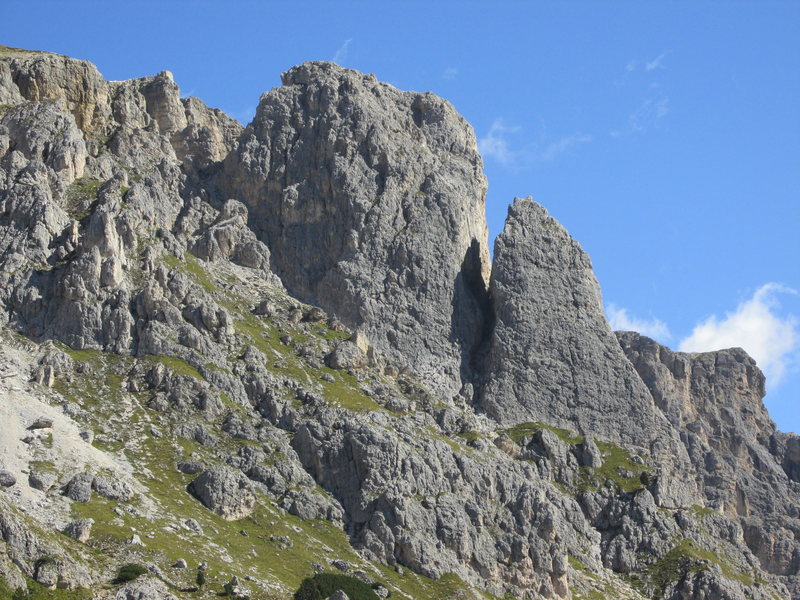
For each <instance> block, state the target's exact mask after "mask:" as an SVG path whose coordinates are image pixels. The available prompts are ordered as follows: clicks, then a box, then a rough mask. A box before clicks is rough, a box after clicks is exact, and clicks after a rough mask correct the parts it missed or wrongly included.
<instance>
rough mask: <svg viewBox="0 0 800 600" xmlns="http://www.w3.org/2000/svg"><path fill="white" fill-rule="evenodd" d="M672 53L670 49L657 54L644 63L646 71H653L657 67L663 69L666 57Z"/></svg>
mask: <svg viewBox="0 0 800 600" xmlns="http://www.w3.org/2000/svg"><path fill="white" fill-rule="evenodd" d="M669 53H670V50H667V51H666V52H662V53H661V54H659V55H658V56H656V57H655V58H654V59H653V60H651V61H648V62H646V63H645V64H644V70H645V71H653V70H655V69H663V68H664V59H665V58H666V57H667V55H668V54H669Z"/></svg>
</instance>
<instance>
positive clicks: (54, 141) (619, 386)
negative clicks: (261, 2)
mask: <svg viewBox="0 0 800 600" xmlns="http://www.w3.org/2000/svg"><path fill="white" fill-rule="evenodd" d="M0 103H2V106H0V266H1V267H2V268H1V269H0V322H2V324H3V327H0V376H2V377H0V396H2V397H4V398H5V397H6V396H7V397H9V398H11V401H10V402H6V403H0V413H2V417H3V421H4V423H8V426H7V427H3V428H0V450H2V457H3V465H2V468H3V469H4V470H5V471H8V473H9V474H10V475H11V476H12V477H14V481H15V483H14V485H13V486H11V487H8V488H5V489H4V491H2V492H0V505H2V506H0V508H1V509H2V510H0V535H1V536H2V542H0V576H2V577H3V578H4V579H5V580H6V581H7V582H11V584H12V586H13V587H18V586H19V585H22V584H24V582H25V579H24V577H32V578H34V579H36V580H37V581H38V582H39V583H41V584H42V585H46V586H48V587H50V586H61V587H76V586H90V585H92V583H93V582H94V581H95V580H97V579H102V580H104V581H105V580H107V579H108V577H107V576H108V574H109V573H111V572H112V571H114V570H116V569H118V568H119V566H120V565H121V564H124V563H127V562H132V563H135V564H140V563H141V564H145V565H146V568H147V569H148V570H149V571H150V572H152V573H154V574H156V575H157V576H158V577H159V578H161V577H163V578H164V579H165V580H166V581H169V582H170V584H171V585H175V586H176V589H183V588H186V587H188V586H190V585H194V583H196V581H195V579H194V577H195V575H196V573H195V572H194V571H193V569H187V568H172V565H182V566H184V567H185V566H188V564H195V563H199V562H200V561H201V560H206V555H207V558H208V560H209V563H211V562H212V561H213V563H214V564H215V565H216V566H215V567H214V569H213V570H214V571H216V570H217V569H218V568H219V565H223V564H224V565H225V566H224V567H223V568H224V569H226V572H225V574H224V576H225V579H217V582H218V583H222V582H223V581H226V580H228V579H229V578H231V577H233V579H231V582H232V583H233V582H234V581H235V582H236V584H237V586H239V585H240V586H241V587H242V590H243V593H246V592H253V591H255V592H256V593H255V594H254V595H253V597H254V598H259V597H263V595H264V594H263V593H262V594H261V595H260V596H259V593H261V592H262V591H263V592H265V593H266V594H267V595H268V596H274V595H276V594H277V595H285V596H287V597H288V596H290V595H291V594H292V592H293V589H289V588H288V587H287V584H286V581H289V582H290V584H291V585H295V584H296V581H297V578H298V577H304V576H306V575H307V574H308V573H310V572H318V571H320V570H322V569H323V567H322V565H321V562H322V561H321V559H320V560H319V561H318V560H317V557H320V556H326V557H327V561H328V563H329V564H331V565H332V566H333V567H334V568H336V569H341V570H342V571H346V572H347V573H348V574H352V575H353V576H355V577H358V578H359V579H361V580H362V581H365V582H367V581H368V582H369V583H370V585H372V584H373V583H375V584H376V586H377V587H375V589H376V592H377V591H380V595H381V597H385V596H386V595H387V594H388V592H389V589H390V588H391V590H392V594H396V593H397V595H403V594H406V595H407V593H409V592H407V591H406V590H404V586H405V585H406V584H407V582H408V581H409V580H408V578H406V577H404V576H403V573H404V569H406V568H410V569H412V570H413V571H415V572H416V573H421V574H424V575H428V576H430V577H431V579H427V578H416V577H415V578H414V585H415V586H421V588H420V589H424V590H426V591H424V592H415V594H416V595H417V596H419V597H422V596H425V594H426V593H427V591H428V590H435V591H431V592H430V593H427V596H428V597H437V596H444V595H447V596H448V597H450V596H457V595H459V594H462V593H465V594H466V593H467V592H469V588H470V587H472V588H480V589H482V590H488V591H490V592H492V593H494V594H497V595H500V596H503V595H506V594H512V595H515V596H521V597H525V596H529V597H542V598H551V599H556V598H557V599H562V600H563V599H566V598H569V597H570V595H572V596H573V597H587V596H588V597H593V596H596V595H597V594H602V595H604V596H606V597H619V598H626V599H628V598H630V599H636V600H641V598H643V597H644V596H643V595H646V596H649V597H665V596H666V597H670V598H675V599H677V598H681V599H682V600H687V599H689V600H699V599H700V598H710V597H714V598H728V597H730V598H738V597H741V596H742V594H743V595H744V597H748V598H755V599H758V600H761V599H762V598H764V599H767V598H770V595H771V594H777V595H778V596H779V597H786V596H788V594H789V592H788V591H787V589H786V588H785V587H783V586H784V583H786V584H788V585H790V587H791V590H792V592H796V583H795V581H796V578H797V573H798V570H799V569H800V565H799V564H798V559H797V553H798V542H797V536H796V531H797V527H796V519H797V512H796V506H797V502H796V500H797V485H798V484H797V481H798V479H799V478H800V443H798V441H797V440H798V438H797V437H796V436H791V435H786V434H781V433H779V432H776V431H775V430H774V427H773V426H772V424H771V422H770V421H769V419H768V417H767V416H766V413H765V412H764V411H763V407H761V405H760V403H759V400H758V397H759V396H758V394H759V393H760V391H761V386H762V384H763V381H762V380H761V379H760V377H761V376H760V374H759V373H758V371H757V369H755V367H754V366H753V365H752V364H751V363H750V362H748V361H749V359H747V358H746V357H744V356H743V355H739V354H737V353H735V352H730V353H722V354H719V355H714V357H715V358H714V359H713V360H711V359H707V357H701V356H688V358H687V356H684V355H677V354H674V353H673V354H672V355H670V354H669V351H667V350H666V349H663V348H660V347H655V348H651V346H649V345H648V342H646V341H645V340H644V339H643V338H636V339H634V338H628V337H625V336H626V335H628V334H625V335H623V336H621V337H620V342H621V343H622V348H620V344H619V343H618V341H617V339H615V338H614V336H613V334H612V333H611V332H610V330H609V328H608V325H607V324H606V322H605V320H604V317H603V313H602V308H601V301H600V293H599V288H598V286H597V282H596V281H595V280H594V277H593V275H592V272H591V264H590V262H589V260H588V258H587V256H586V255H585V253H584V252H583V251H582V250H581V248H580V247H579V246H578V244H577V243H576V242H575V241H574V240H572V239H571V238H570V237H569V235H568V234H567V233H566V231H564V229H563V228H562V227H561V226H559V225H558V224H557V223H556V222H555V221H553V220H552V219H550V218H549V217H548V216H547V214H546V212H545V211H544V209H542V208H541V207H539V206H538V205H536V204H534V203H532V202H530V201H527V200H518V201H516V202H515V203H514V205H513V206H512V207H511V209H510V212H509V219H508V222H507V225H506V230H505V232H504V233H503V234H502V235H501V236H500V238H498V241H497V245H496V252H495V264H494V267H493V269H494V270H493V273H492V279H491V286H490V293H489V292H487V287H486V286H487V280H488V276H489V263H488V258H487V244H486V224H485V220H484V216H483V197H484V193H485V180H484V178H483V175H482V173H481V161H480V157H479V156H478V154H477V151H476V148H475V139H474V135H473V133H472V130H471V129H470V128H469V126H468V125H467V124H466V123H465V122H464V121H463V119H462V118H461V117H460V116H458V115H457V114H456V113H455V111H454V110H453V108H452V107H451V106H450V105H449V104H447V103H446V102H445V101H443V100H441V99H439V98H436V97H435V96H433V95H431V94H417V93H408V92H401V91H399V90H396V89H395V88H393V87H391V86H388V85H386V84H382V83H380V82H378V81H377V80H376V79H375V78H374V77H373V76H367V75H362V74H360V73H356V72H354V71H349V70H346V69H342V68H340V67H337V66H335V65H332V64H327V63H306V64H304V65H300V66H299V67H296V68H294V69H292V70H290V71H289V72H288V73H286V74H285V75H284V79H283V86H282V87H280V88H278V89H275V90H272V91H270V92H268V93H266V94H265V95H264V96H263V97H262V100H261V102H260V105H259V108H258V112H257V115H256V118H255V120H254V121H253V123H251V124H250V125H249V126H248V127H247V128H244V129H243V128H242V127H241V126H240V125H239V124H238V123H236V122H235V121H233V120H231V119H229V118H228V117H226V116H225V115H224V114H222V113H221V112H220V111H217V110H214V109H210V108H208V107H206V106H205V105H203V104H202V102H200V101H199V100H197V99H192V98H189V99H185V98H184V99H182V98H180V92H179V89H178V87H177V85H176V83H175V82H174V81H173V79H172V76H171V75H170V74H169V73H167V72H162V73H159V74H158V75H156V76H154V77H146V78H139V79H134V80H129V81H120V82H106V81H104V80H103V79H102V77H101V76H100V75H99V73H97V71H96V69H94V67H92V66H91V65H88V63H83V62H81V61H73V60H72V59H68V58H65V57H58V56H55V55H48V54H41V53H39V54H37V53H31V52H25V51H15V50H12V49H6V48H0ZM287 292H288V293H287ZM301 301H307V302H312V303H315V304H318V305H321V306H307V305H303V304H301ZM323 309H324V310H323ZM19 334H22V335H19ZM626 354H627V357H626ZM678 365H683V366H678ZM665 415H666V416H665ZM40 417H43V418H44V419H47V420H49V421H44V420H42V421H40V423H39V426H37V428H34V429H31V428H30V427H31V424H33V423H34V422H36V421H37V419H39V418H40ZM48 422H49V425H51V426H46V425H47V423H48ZM690 459H691V460H690ZM176 466H177V469H176V468H175V467H176ZM25 475H27V476H25ZM190 475H197V477H196V478H195V479H194V480H193V481H191V483H190V479H191V477H190ZM187 484H188V485H187ZM57 490H61V493H58V492H57ZM186 492H188V493H190V494H192V495H193V496H194V497H195V498H197V499H198V500H199V502H195V501H194V500H192V498H191V497H189V496H188V495H187V493H186ZM4 503H5V504H4ZM12 504H13V505H15V506H16V507H18V509H19V510H16V508H14V509H13V510H12V508H11V507H12ZM6 506H8V507H9V508H8V510H6ZM96 510H99V511H101V512H95V511H96ZM107 510H113V515H110V518H108V519H105V518H104V519H103V522H102V523H100V522H99V521H98V523H97V524H96V525H95V533H94V535H92V532H91V530H90V520H87V519H78V516H79V515H97V514H105V513H104V512H102V511H107ZM76 513H77V514H76ZM286 513H288V514H289V515H291V517H287V515H286ZM76 519H77V520H76ZM221 519H226V520H235V519H241V523H238V524H236V525H232V524H230V523H223V522H222V521H221ZM323 520H324V521H327V523H323V522H321V521H323ZM342 528H343V529H344V531H342ZM62 532H66V533H67V535H69V536H70V537H72V538H75V539H77V540H78V541H80V542H83V543H76V542H75V539H67V538H66V537H64V536H63V535H62ZM163 548H171V549H172V548H176V549H180V554H178V553H177V551H176V553H175V555H173V556H168V554H169V552H166V553H165V552H163ZM98 550H102V552H98ZM354 550H356V551H357V552H354ZM179 557H181V558H182V557H185V558H186V559H188V561H187V560H183V562H181V561H180V560H178V561H177V562H176V560H177V559H178V558H179ZM234 557H235V558H234ZM251 557H252V558H253V559H255V560H251ZM263 557H270V560H263ZM272 557H275V558H274V560H273V558H272ZM309 557H314V559H315V560H313V561H312V560H310V559H309ZM345 558H346V560H345ZM276 561H278V562H276ZM240 563H241V564H240ZM378 563H381V564H382V565H383V566H384V567H385V565H391V566H394V567H395V569H396V572H394V571H391V570H387V569H385V568H383V567H382V568H379V567H378V566H377V565H378ZM276 564H280V565H281V567H280V568H275V566H274V565H276ZM203 565H204V563H203ZM245 565H246V570H244V572H237V569H238V568H239V567H240V566H241V567H242V569H245ZM664 565H667V566H668V567H669V569H665V567H664ZM665 570H668V571H669V572H668V573H667V574H666V575H665ZM198 572H200V573H205V566H201V567H200V568H199V570H198ZM451 573H453V574H455V575H457V577H453V576H450V575H448V576H447V577H445V575H447V574H451ZM394 575H397V577H395V576H394ZM213 577H215V575H214V573H213V572H209V578H210V579H211V578H213ZM259 577H260V578H262V579H263V580H259V579H258V578H259ZM281 577H285V580H283V581H279V580H280V579H281ZM438 578H442V579H443V580H444V581H442V580H440V579H438ZM378 581H380V584H381V585H379V586H378V585H377V582H378ZM20 582H22V583H20ZM632 586H635V588H636V589H634V587H632ZM792 586H793V587H792ZM451 588H453V589H451ZM455 588H457V589H455ZM445 590H446V591H445ZM637 590H638V592H637ZM105 591H108V590H105ZM99 593H101V594H102V593H104V591H100V592H99ZM470 593H471V592H470ZM165 594H168V592H167V591H165V588H163V587H162V586H161V585H160V584H159V583H158V582H157V580H156V579H153V578H149V577H148V578H144V577H142V578H140V579H139V580H137V581H136V582H132V583H131V584H129V585H126V586H124V587H122V588H116V589H114V590H113V591H108V594H106V595H108V596H109V597H111V596H114V595H117V596H119V597H120V598H123V597H124V598H126V600H127V599H128V598H136V599H144V598H151V597H154V598H159V599H161V598H163V597H165ZM166 597H168V596H166Z"/></svg>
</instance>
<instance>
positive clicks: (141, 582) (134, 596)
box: [114, 575, 177, 600]
mask: <svg viewBox="0 0 800 600" xmlns="http://www.w3.org/2000/svg"><path fill="white" fill-rule="evenodd" d="M114 600H177V599H176V598H175V596H173V595H172V594H171V593H169V590H168V589H167V586H166V584H164V582H163V581H161V580H160V579H157V578H156V577H153V576H149V575H146V576H145V575H143V576H141V577H138V578H137V579H135V580H134V581H132V582H130V583H127V584H125V585H124V586H123V587H121V588H120V589H119V590H117V592H116V593H115V594H114Z"/></svg>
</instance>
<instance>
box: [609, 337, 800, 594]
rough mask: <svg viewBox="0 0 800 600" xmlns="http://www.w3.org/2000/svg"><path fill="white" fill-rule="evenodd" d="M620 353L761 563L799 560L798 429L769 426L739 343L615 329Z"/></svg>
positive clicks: (760, 387)
mask: <svg viewBox="0 0 800 600" xmlns="http://www.w3.org/2000/svg"><path fill="white" fill-rule="evenodd" d="M617 335H618V337H619V340H620V344H621V345H622V348H623V350H624V351H625V354H626V355H627V356H628V358H629V359H630V360H631V362H632V363H633V365H634V366H635V367H636V370H637V372H638V373H639V374H640V375H641V377H642V380H643V381H644V382H645V383H646V384H647V386H648V388H649V389H650V390H651V391H652V394H653V398H654V399H655V401H656V403H657V404H658V406H659V407H660V408H661V410H662V411H663V412H664V414H665V415H666V416H667V418H668V419H669V420H670V422H671V423H672V425H673V426H674V427H675V428H676V430H677V431H679V432H680V436H681V441H682V442H683V444H684V446H685V447H686V450H687V452H688V454H689V457H690V458H691V461H692V463H693V464H694V467H695V469H696V473H697V474H696V477H697V484H698V488H699V489H700V490H701V491H702V492H703V494H704V496H705V500H706V503H707V505H708V506H710V507H713V508H714V509H716V510H718V511H719V512H721V513H723V514H725V515H727V516H729V517H730V518H731V519H734V520H738V521H739V523H740V524H741V527H742V531H743V537H744V541H745V542H746V543H747V545H748V546H749V547H750V550H751V551H752V552H753V554H755V555H756V556H757V557H758V559H759V560H760V561H761V566H762V568H764V569H765V570H766V571H768V572H771V573H775V574H779V575H788V576H791V577H790V581H791V582H792V583H791V585H793V586H794V589H795V591H798V590H799V589H800V588H799V587H798V586H799V585H800V581H798V578H797V575H796V573H797V571H798V567H800V550H798V541H799V540H800V508H798V505H797V493H798V489H800V486H798V484H797V480H796V479H795V477H796V471H795V469H796V465H797V463H796V458H795V459H793V457H792V456H791V455H792V451H793V449H794V448H796V446H797V440H798V436H796V435H794V434H783V433H781V432H778V431H776V430H775V425H774V423H773V422H772V420H771V419H770V417H769V414H768V413H767V410H766V408H765V407H764V404H763V403H762V401H761V399H762V398H763V396H764V393H765V389H764V375H763V374H762V373H761V371H760V370H759V369H758V367H757V366H756V363H755V361H754V360H753V359H752V358H750V357H749V356H748V355H747V354H746V353H745V352H744V350H742V349H741V348H731V349H728V350H720V351H717V352H706V353H702V354H694V353H692V354H689V353H682V352H673V351H672V350H670V349H669V348H666V347H664V346H661V345H660V344H658V343H657V342H655V341H653V340H651V339H650V338H647V337H644V336H642V335H639V334H638V333H634V332H618V333H617Z"/></svg>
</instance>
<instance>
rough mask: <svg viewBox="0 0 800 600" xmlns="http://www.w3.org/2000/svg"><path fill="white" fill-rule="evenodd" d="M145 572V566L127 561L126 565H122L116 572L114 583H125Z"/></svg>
mask: <svg viewBox="0 0 800 600" xmlns="http://www.w3.org/2000/svg"><path fill="white" fill-rule="evenodd" d="M145 573H147V567H144V566H142V565H137V564H136V563H128V564H126V565H122V566H121V567H120V568H119V571H118V572H117V576H116V578H115V579H114V583H117V584H119V583H126V582H128V581H133V580H134V579H136V578H137V577H139V576H140V575H144V574H145Z"/></svg>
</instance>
